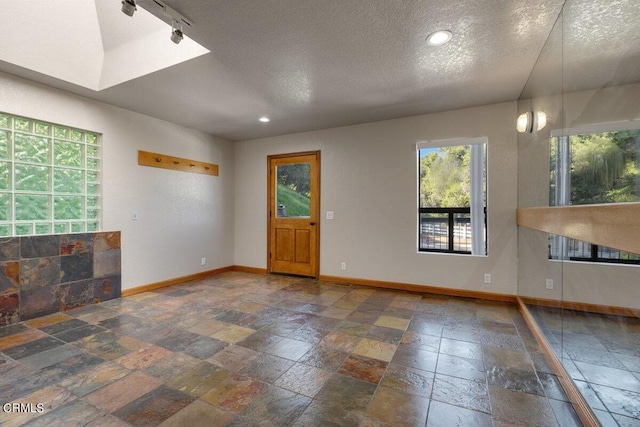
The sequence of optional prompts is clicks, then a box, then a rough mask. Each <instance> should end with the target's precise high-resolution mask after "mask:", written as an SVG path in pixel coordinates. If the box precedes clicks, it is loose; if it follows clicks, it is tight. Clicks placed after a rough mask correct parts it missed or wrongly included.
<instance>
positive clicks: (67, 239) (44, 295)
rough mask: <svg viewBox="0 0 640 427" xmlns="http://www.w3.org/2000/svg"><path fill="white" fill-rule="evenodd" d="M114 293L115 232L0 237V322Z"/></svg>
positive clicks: (117, 278)
mask: <svg viewBox="0 0 640 427" xmlns="http://www.w3.org/2000/svg"><path fill="white" fill-rule="evenodd" d="M120 296H121V268H120V232H119V231H115V232H100V233H85V234H62V235H52V236H22V237H7V238H0V326H5V325H9V324H12V323H17V322H20V321H23V320H28V319H33V318H35V317H40V316H44V315H47V314H51V313H55V312H58V311H65V310H69V309H71V308H75V307H80V306H83V305H87V304H93V303H97V302H100V301H106V300H110V299H113V298H119V297H120Z"/></svg>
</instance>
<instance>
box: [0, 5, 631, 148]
mask: <svg viewBox="0 0 640 427" xmlns="http://www.w3.org/2000/svg"><path fill="white" fill-rule="evenodd" d="M26 1H28V0H26ZM57 1H63V0H57ZM150 1H151V0H138V2H139V4H141V5H142V6H145V3H147V2H150ZM585 2H586V3H589V4H593V3H602V4H607V5H610V4H614V5H615V7H618V6H619V5H622V6H620V8H622V9H624V12H623V13H630V15H629V17H630V18H632V19H631V21H632V22H633V20H635V21H636V22H635V24H636V25H635V26H636V27H637V14H636V13H633V12H632V11H630V10H627V9H630V7H627V6H628V5H633V4H635V5H636V8H637V0H620V1H617V0H616V1H613V0H585ZM166 3H167V4H169V5H170V6H171V7H173V8H174V9H176V10H177V11H179V12H180V13H181V14H183V15H184V16H185V17H187V18H188V19H190V20H192V21H193V24H194V25H193V27H192V28H189V29H185V32H186V33H187V34H188V35H189V36H190V37H191V38H192V39H194V40H195V41H196V42H198V43H200V44H201V45H203V46H204V47H206V48H207V49H209V50H210V51H211V52H210V53H209V54H206V55H203V56H201V57H198V58H195V59H192V60H190V61H188V62H186V63H183V64H180V65H176V66H174V67H171V68H168V69H164V70H161V71H158V72H156V73H153V74H150V75H147V76H144V77H141V78H138V79H135V80H132V81H129V82H126V83H123V84H120V85H117V86H114V87H111V88H109V89H106V90H103V91H101V92H93V91H90V90H87V89H83V88H80V87H77V86H74V85H71V84H68V83H64V82H61V81H58V80H55V79H52V78H49V77H46V76H42V75H39V74H37V73H34V72H29V71H26V70H23V69H20V68H19V67H16V66H13V65H11V64H7V63H0V70H2V71H6V72H11V73H16V74H19V75H21V76H24V77H27V78H30V79H32V80H36V81H39V82H42V83H45V84H49V85H52V86H55V87H59V88H62V89H64V90H68V91H70V92H74V93H77V94H80V95H83V96H87V97H89V98H93V99H97V100H101V101H105V102H108V103H110V104H114V105H117V106H120V107H124V108H127V109H130V110H133V111H138V112H141V113H144V114H148V115H151V116H155V117H159V118H162V119H165V120H169V121H172V122H175V123H178V124H182V125H185V126H189V127H192V128H195V129H199V130H202V131H205V132H208V133H211V134H214V135H217V136H221V137H224V138H228V139H231V140H243V139H250V138H257V137H263V136H272V135H279V134H286V133H293V132H300V131H305V130H311V129H320V128H326V127H333V126H340V125H347V124H354V123H361V122H368V121H374V120H382V119H388V118H396V117H403V116H409V115H416V114H422V113H428V112H435V111H444V110H450V109H456V108H463V107H467V106H474V105H482V104H489V103H495V102H501V101H507V100H515V99H517V98H518V96H519V95H520V93H521V91H522V89H523V87H524V85H525V83H526V81H527V78H528V76H529V73H530V72H531V70H532V68H533V66H534V64H535V62H536V59H537V57H538V55H539V53H540V51H541V50H542V48H543V46H544V43H545V40H546V39H547V36H548V35H549V33H550V31H551V28H552V27H553V25H554V23H555V21H556V19H557V17H558V14H559V13H560V11H561V8H562V5H563V1H562V0H504V1H496V0H463V1H450V0H448V1H446V0H436V1H426V0H233V1H229V0H180V1H178V0H173V1H172V0H167V1H166ZM113 7H114V8H119V7H120V2H118V1H115V0H114V1H113ZM139 7H140V6H139ZM148 9H151V7H150V6H149V7H148ZM576 10H579V9H574V11H573V12H572V13H574V14H575V15H579V14H578V13H577V12H576ZM152 13H153V12H152ZM589 16H591V15H589V14H587V17H589ZM618 18H619V17H618ZM618 18H616V20H617V19H618ZM131 19H133V20H135V19H136V17H135V15H134V16H133V17H132V18H131ZM581 19H585V18H584V17H583V18H581ZM621 22H624V20H623V21H621ZM101 25H102V24H101ZM590 25H591V24H590ZM438 29H449V30H450V31H452V32H453V34H454V38H453V40H452V41H451V42H450V43H448V44H446V45H444V46H440V47H432V46H429V45H428V44H427V43H426V41H425V38H426V36H427V35H428V34H430V33H431V32H433V31H435V30H438ZM587 30H588V26H587ZM635 32H637V30H635ZM167 37H169V29H167ZM572 42H575V44H576V46H577V47H576V52H578V51H579V49H581V48H582V47H581V46H580V43H583V44H584V43H585V41H581V40H580V37H578V36H576V37H575V40H573V39H572ZM587 44H588V43H587ZM591 48H592V47H591ZM635 49H637V48H634V50H633V51H632V49H630V48H629V49H623V50H624V55H629V54H631V55H632V57H633V55H635V58H637V51H635ZM592 50H593V49H592ZM597 54H598V52H593V53H590V56H589V59H593V57H594V56H596V55H597ZM612 54H618V53H612ZM578 56H579V55H578ZM576 60H578V59H577V58H576ZM590 63H592V61H591V62H590ZM584 84H587V82H584ZM263 115H267V116H269V117H271V119H272V121H271V122H270V123H268V124H262V123H259V122H258V120H257V119H258V118H259V117H260V116H263Z"/></svg>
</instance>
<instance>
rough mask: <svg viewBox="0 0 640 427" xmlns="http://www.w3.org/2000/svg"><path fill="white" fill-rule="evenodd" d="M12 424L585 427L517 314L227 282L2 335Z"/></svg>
mask: <svg viewBox="0 0 640 427" xmlns="http://www.w3.org/2000/svg"><path fill="white" fill-rule="evenodd" d="M12 402H16V403H32V404H37V403H43V404H44V406H45V410H44V411H43V412H25V413H8V412H2V411H0V424H1V425H2V426H18V425H27V426H47V427H50V426H73V425H82V426H110V427H113V426H128V425H130V426H156V425H162V426H189V427H195V426H227V425H228V426H429V427H432V426H452V425H459V426H465V425H468V426H490V425H494V426H514V425H539V426H556V425H560V426H574V425H580V423H579V421H578V420H577V418H576V417H575V414H574V413H573V410H572V408H571V406H570V405H569V404H568V403H567V402H566V398H565V396H564V394H563V392H562V390H561V389H560V387H559V384H558V381H557V379H556V378H555V376H554V375H553V374H551V373H550V369H549V368H548V366H547V365H546V363H545V362H544V357H543V356H542V355H541V354H540V350H539V347H538V345H537V344H536V342H535V340H534V338H533V336H532V335H531V333H530V332H529V330H528V329H527V326H526V325H525V323H524V321H523V319H522V317H521V316H520V314H519V313H518V311H517V310H516V308H515V307H514V306H512V305H508V304H503V303H496V302H489V301H480V300H472V299H461V298H453V297H451V298H450V297H443V296H437V295H428V294H424V295H422V294H416V293H406V292H400V291H390V290H382V289H373V288H366V287H359V286H345V285H339V284H332V283H327V282H316V281H313V280H310V279H300V278H293V277H281V276H260V275H252V274H247V273H238V272H234V273H225V274H221V275H218V276H214V277H211V278H207V279H203V280H198V281H194V282H190V283H188V284H183V285H180V286H175V287H169V288H164V289H158V290H156V291H153V292H146V293H142V294H138V295H135V296H132V297H128V298H123V299H117V300H112V301H108V302H105V303H101V304H97V305H92V306H87V307H83V308H79V309H75V310H72V311H69V312H66V313H57V314H53V315H50V316H47V317H43V318H38V319H34V320H31V321H27V322H23V323H20V324H16V325H11V326H8V327H4V328H0V403H2V404H5V403H12Z"/></svg>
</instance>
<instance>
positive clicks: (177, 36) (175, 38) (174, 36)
mask: <svg viewBox="0 0 640 427" xmlns="http://www.w3.org/2000/svg"><path fill="white" fill-rule="evenodd" d="M183 37H184V34H183V33H182V24H180V23H179V22H178V21H176V20H175V19H174V20H173V21H172V22H171V41H172V42H174V43H175V44H178V43H180V42H181V41H182V38H183Z"/></svg>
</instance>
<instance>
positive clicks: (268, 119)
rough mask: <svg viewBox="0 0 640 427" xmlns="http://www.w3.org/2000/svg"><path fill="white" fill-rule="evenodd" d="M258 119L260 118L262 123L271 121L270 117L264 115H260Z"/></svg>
mask: <svg viewBox="0 0 640 427" xmlns="http://www.w3.org/2000/svg"><path fill="white" fill-rule="evenodd" d="M258 120H260V121H261V122H262V123H269V122H270V121H271V119H270V118H269V117H266V116H263V117H260V118H259V119H258Z"/></svg>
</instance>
